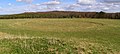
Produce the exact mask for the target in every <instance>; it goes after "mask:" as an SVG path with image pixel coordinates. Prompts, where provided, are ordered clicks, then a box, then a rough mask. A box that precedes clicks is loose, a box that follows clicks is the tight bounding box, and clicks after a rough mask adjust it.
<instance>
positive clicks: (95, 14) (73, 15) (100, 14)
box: [0, 11, 120, 19]
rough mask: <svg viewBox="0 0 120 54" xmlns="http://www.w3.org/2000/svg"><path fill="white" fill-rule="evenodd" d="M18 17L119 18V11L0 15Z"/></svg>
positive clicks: (9, 17)
mask: <svg viewBox="0 0 120 54" xmlns="http://www.w3.org/2000/svg"><path fill="white" fill-rule="evenodd" d="M20 18H22V19H23V18H103V19H120V13H105V12H103V11H101V12H74V11H51V12H25V13H21V14H13V15H0V19H20Z"/></svg>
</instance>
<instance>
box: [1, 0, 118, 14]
mask: <svg viewBox="0 0 120 54" xmlns="http://www.w3.org/2000/svg"><path fill="white" fill-rule="evenodd" d="M46 11H80V12H100V11H104V12H120V0H0V14H18V13H23V12H46Z"/></svg>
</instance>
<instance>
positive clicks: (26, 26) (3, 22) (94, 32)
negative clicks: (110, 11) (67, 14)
mask: <svg viewBox="0 0 120 54" xmlns="http://www.w3.org/2000/svg"><path fill="white" fill-rule="evenodd" d="M9 53H11V54H15V53H16V54H31V53H32V54H40V53H41V54H43V53H44V54H61V53H62V54H67V53H68V54H80V53H82V54H89V53H91V54H120V20H114V19H77V18H73V19H67V18H66V19H0V54H9Z"/></svg>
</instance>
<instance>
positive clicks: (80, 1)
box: [78, 0, 96, 5]
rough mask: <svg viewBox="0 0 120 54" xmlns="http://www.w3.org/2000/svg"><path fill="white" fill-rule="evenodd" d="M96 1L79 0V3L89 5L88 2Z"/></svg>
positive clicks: (94, 1) (93, 1)
mask: <svg viewBox="0 0 120 54" xmlns="http://www.w3.org/2000/svg"><path fill="white" fill-rule="evenodd" d="M94 3H96V0H78V4H83V5H86V4H87V5H88V4H94Z"/></svg>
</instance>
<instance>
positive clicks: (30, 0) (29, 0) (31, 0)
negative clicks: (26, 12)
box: [16, 0, 33, 3]
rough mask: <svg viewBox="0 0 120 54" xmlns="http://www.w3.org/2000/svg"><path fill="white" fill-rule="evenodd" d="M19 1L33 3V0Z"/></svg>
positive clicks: (19, 0)
mask: <svg viewBox="0 0 120 54" xmlns="http://www.w3.org/2000/svg"><path fill="white" fill-rule="evenodd" d="M16 1H17V2H25V3H32V2H33V0H16Z"/></svg>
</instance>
